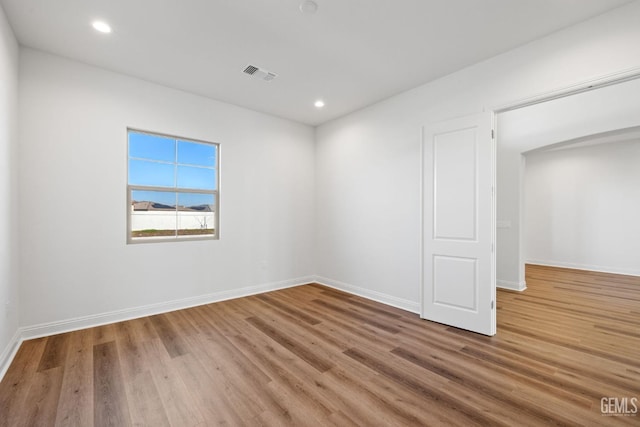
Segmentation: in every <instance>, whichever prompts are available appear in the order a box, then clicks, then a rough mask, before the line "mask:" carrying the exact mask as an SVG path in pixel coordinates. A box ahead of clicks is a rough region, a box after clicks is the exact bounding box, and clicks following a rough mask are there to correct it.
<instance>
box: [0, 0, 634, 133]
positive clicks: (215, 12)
mask: <svg viewBox="0 0 640 427" xmlns="http://www.w3.org/2000/svg"><path fill="white" fill-rule="evenodd" d="M0 2H1V4H2V6H3V8H4V10H5V12H6V13H7V15H8V18H9V21H10V23H11V25H12V27H13V29H14V31H15V33H16V36H17V38H18V41H19V42H20V44H22V45H24V46H29V47H32V48H36V49H40V50H44V51H48V52H52V53H55V54H58V55H62V56H65V57H68V58H72V59H76V60H78V61H81V62H84V63H87V64H92V65H97V66H99V67H103V68H106V69H109V70H113V71H117V72H121V73H124V74H128V75H131V76H135V77H139V78H142V79H144V80H148V81H151V82H155V83H159V84H163V85H165V86H169V87H173V88H177V89H182V90H185V91H188V92H192V93H196V94H199V95H203V96H207V97H210V98H214V99H218V100H221V101H225V102H229V103H232V104H236V105H240V106H243V107H247V108H251V109H254V110H258V111H263V112H266V113H270V114H273V115H276V116H281V117H285V118H288V119H292V120H295V121H299V122H302V123H307V124H311V125H317V124H320V123H323V122H325V121H327V120H330V119H333V118H336V117H339V116H341V115H344V114H346V113H349V112H351V111H354V110H357V109H359V108H362V107H365V106H367V105H370V104H372V103H375V102H376V101H379V100H382V99H385V98H388V97H390V96H392V95H395V94H397V93H400V92H402V91H405V90H408V89H411V88H413V87H416V86H418V85H420V84H423V83H426V82H428V81H431V80H434V79H436V78H438V77H441V76H443V75H446V74H449V73H451V72H453V71H456V70H459V69H461V68H463V67H465V66H468V65H471V64H474V63H476V62H479V61H481V60H484V59H487V58H490V57H492V56H495V55H497V54H499V53H502V52H505V51H507V50H510V49H512V48H515V47H517V46H519V45H522V44H524V43H527V42H529V41H532V40H534V39H537V38H540V37H542V36H544V35H547V34H550V33H552V32H554V31H557V30H559V29H561V28H564V27H567V26H570V25H573V24H575V23H577V22H580V21H583V20H585V19H588V18H590V17H592V16H595V15H598V14H601V13H603V12H605V11H607V10H610V9H613V8H616V7H618V6H621V5H623V4H625V3H630V2H631V1H630V0H483V1H478V0H316V2H317V3H318V4H319V10H318V12H317V13H316V14H314V15H306V14H303V13H301V12H300V10H299V5H300V0H173V1H172V0H96V1H87V0H55V1H52V0H0ZM95 19H102V20H105V21H107V22H108V23H109V24H110V25H111V26H112V27H113V33H112V34H110V35H104V34H99V33H97V32H95V31H94V30H93V29H92V27H91V22H92V21H93V20H95ZM247 64H254V65H258V66H260V67H264V68H266V69H267V70H269V71H272V72H275V73H277V74H278V75H279V77H278V78H277V79H276V80H274V81H272V82H271V83H266V82H263V81H260V80H255V79H252V78H251V77H249V76H247V75H245V74H243V73H242V70H243V69H244V67H245V66H246V65H247ZM318 98H322V99H324V100H325V102H326V106H325V107H324V108H323V109H321V110H318V109H316V108H315V107H314V106H313V102H314V101H315V100H316V99H318Z"/></svg>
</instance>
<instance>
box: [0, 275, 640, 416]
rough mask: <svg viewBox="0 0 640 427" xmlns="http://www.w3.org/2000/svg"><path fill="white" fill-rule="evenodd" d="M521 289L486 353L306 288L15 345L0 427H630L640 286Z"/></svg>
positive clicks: (504, 294) (455, 334) (591, 283)
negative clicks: (616, 408) (609, 409)
mask: <svg viewBox="0 0 640 427" xmlns="http://www.w3.org/2000/svg"><path fill="white" fill-rule="evenodd" d="M527 285H528V289H527V290H526V291H525V292H523V293H517V292H508V291H499V295H498V306H497V308H498V334H497V335H496V336H495V337H491V338H489V337H484V336H481V335H476V334H473V333H470V332H466V331H462V330H458V329H455V328H450V327H447V326H444V325H440V324H437V323H432V322H427V321H423V320H420V319H419V318H418V316H417V315H415V314H411V313H407V312H405V311H402V310H399V309H395V308H392V307H389V306H385V305H383V304H378V303H376V302H372V301H369V300H366V299H363V298H359V297H356V296H352V295H348V294H345V293H342V292H339V291H336V290H333V289H329V288H326V287H323V286H320V285H314V284H312V285H306V286H300V287H297V288H291V289H286V290H281V291H276V292H270V293H267V294H262V295H256V296H252V297H247V298H242V299H237V300H232V301H226V302H221V303H216V304H209V305H205V306H200V307H195V308H191V309H187V310H180V311H175V312H171V313H166V314H162V315H157V316H151V317H146V318H141V319H136V320H132V321H127V322H121V323H117V324H112V325H106V326H101V327H97V328H92V329H86V330H81V331H76V332H71V333H67V334H60V335H55V336H51V337H47V338H40V339H34V340H30V341H25V342H24V343H23V344H22V346H21V348H20V349H19V351H18V354H17V356H16V358H15V359H14V361H13V363H12V365H11V367H10V368H9V370H8V372H7V374H6V376H5V378H4V379H3V381H2V382H1V383H0V426H12V427H13V426H83V427H86V426H92V425H94V426H119V427H120V426H130V425H148V426H212V425H230V426H236V425H249V426H254V425H255V426H260V425H269V426H270V425H278V426H280V425H291V426H322V425H337V426H422V425H461V426H471V425H496V426H500V425H503V426H516V425H517V426H528V425H531V426H535V425H581V426H595V425H640V414H635V416H615V417H614V416H603V415H602V414H601V399H602V398H603V397H613V398H618V399H619V400H618V401H622V399H624V398H632V397H635V398H640V357H639V356H640V278H638V277H629V276H616V275H610V274H601V273H590V272H581V271H577V270H566V269H557V268H550V267H540V266H527ZM637 405H638V407H640V402H638V403H637ZM627 409H628V410H633V406H632V405H631V403H630V401H628V406H627ZM629 415H634V414H629Z"/></svg>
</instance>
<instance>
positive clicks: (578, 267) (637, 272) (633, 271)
mask: <svg viewBox="0 0 640 427" xmlns="http://www.w3.org/2000/svg"><path fill="white" fill-rule="evenodd" d="M525 264H534V265H542V266H546V267H560V268H572V269H575V270H587V271H596V272H598V273H611V274H623V275H625V276H640V270H638V269H633V268H616V267H607V266H602V265H591V264H577V263H572V262H562V261H548V260H540V259H529V260H526V261H525Z"/></svg>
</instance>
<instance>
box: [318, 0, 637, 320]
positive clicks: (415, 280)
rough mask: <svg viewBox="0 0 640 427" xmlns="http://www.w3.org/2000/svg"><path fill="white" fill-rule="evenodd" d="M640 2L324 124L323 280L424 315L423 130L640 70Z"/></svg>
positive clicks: (321, 133) (320, 213)
mask: <svg viewBox="0 0 640 427" xmlns="http://www.w3.org/2000/svg"><path fill="white" fill-rule="evenodd" d="M638 22H640V2H634V3H631V4H629V5H628V6H624V7H622V8H620V9H617V10H614V11H612V12H611V13H608V14H605V15H601V16H600V17H597V18H595V19H593V20H590V21H586V22H584V23H582V24H579V25H577V26H574V27H571V28H569V29H567V30H564V31H562V32H559V33H556V34H554V35H551V36H549V37H547V38H544V39H541V40H538V41H536V42H533V43H530V44H528V45H525V46H523V47H521V48H519V49H516V50H514V51H511V52H509V53H506V54H504V55H501V56H498V57H496V58H493V59H491V60H488V61H485V62H483V63H480V64H477V65H474V66H472V67H469V68H467V69H464V70H462V71H459V72H457V73H454V74H452V75H449V76H447V77H445V78H442V79H440V80H437V81H435V82H432V83H429V84H426V85H424V86H421V87H419V88H416V89H413V90H411V91H408V92H406V93H403V94H400V95H398V96H395V97H393V98H390V99H389V100H387V101H384V102H381V103H379V104H376V105H374V106H371V107H369V108H367V109H364V110H361V111H358V112H355V113H353V114H350V115H348V116H346V117H343V118H341V119H338V120H335V121H333V122H330V123H327V124H325V125H322V126H320V127H319V128H318V129H317V148H316V154H317V155H316V168H317V169H316V174H317V177H318V179H317V181H316V183H317V187H316V204H317V211H318V214H317V215H318V219H317V222H316V224H317V226H316V227H317V240H316V241H317V254H318V258H317V271H318V274H319V275H320V276H321V277H322V281H324V282H326V283H329V284H333V285H336V286H341V287H343V288H345V289H347V290H351V291H356V292H360V293H362V294H366V295H367V296H370V297H374V298H378V299H380V300H383V301H386V302H389V303H393V304H396V305H401V306H404V307H405V308H408V309H412V310H415V311H418V309H419V303H420V286H421V282H420V280H421V279H420V269H421V259H420V256H421V252H420V239H421V237H420V236H421V225H422V224H421V212H420V206H421V202H420V197H421V189H420V182H421V179H420V177H421V165H420V158H421V156H420V150H421V141H420V126H421V125H422V124H423V123H426V122H431V121H438V120H443V119H447V118H451V117H456V116H462V115H466V114H470V113H473V112H479V111H481V110H483V109H485V108H486V109H492V108H497V107H500V106H503V105H506V104H510V103H514V102H516V101H518V100H521V99H525V98H529V97H532V96H536V95H540V94H543V93H548V92H551V91H554V90H557V89H559V88H563V87H568V86H571V85H575V84H578V83H580V82H584V81H589V80H591V79H594V78H596V77H599V76H604V75H608V74H611V73H615V72H620V71H622V70H628V69H631V68H637V67H640V49H638V48H637V47H638V46H639V45H640V26H639V25H637V23H638Z"/></svg>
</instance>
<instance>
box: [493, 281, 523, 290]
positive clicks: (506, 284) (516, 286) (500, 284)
mask: <svg viewBox="0 0 640 427" xmlns="http://www.w3.org/2000/svg"><path fill="white" fill-rule="evenodd" d="M496 288H501V289H509V290H512V291H518V292H522V291H524V290H525V289H527V282H525V281H522V282H512V281H509V280H496Z"/></svg>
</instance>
